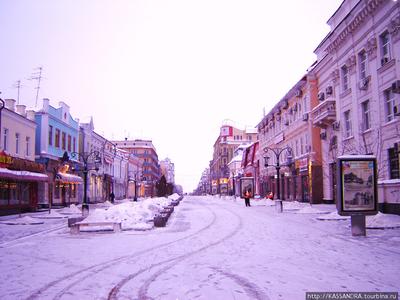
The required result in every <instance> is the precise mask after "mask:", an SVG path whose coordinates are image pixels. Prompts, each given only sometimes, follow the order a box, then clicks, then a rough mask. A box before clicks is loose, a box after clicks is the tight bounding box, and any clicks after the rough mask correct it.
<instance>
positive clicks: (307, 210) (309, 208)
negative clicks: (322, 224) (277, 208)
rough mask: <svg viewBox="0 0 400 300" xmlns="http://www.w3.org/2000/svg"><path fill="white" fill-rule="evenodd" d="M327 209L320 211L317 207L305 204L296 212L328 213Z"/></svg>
mask: <svg viewBox="0 0 400 300" xmlns="http://www.w3.org/2000/svg"><path fill="white" fill-rule="evenodd" d="M328 213H329V211H322V210H319V209H316V208H315V207H312V206H311V205H310V206H305V207H303V208H301V209H300V210H298V211H296V214H328Z"/></svg>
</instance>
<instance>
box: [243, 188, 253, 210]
mask: <svg viewBox="0 0 400 300" xmlns="http://www.w3.org/2000/svg"><path fill="white" fill-rule="evenodd" d="M251 197H252V194H251V189H247V190H246V191H245V192H244V203H245V204H246V206H251V205H250V198H251Z"/></svg>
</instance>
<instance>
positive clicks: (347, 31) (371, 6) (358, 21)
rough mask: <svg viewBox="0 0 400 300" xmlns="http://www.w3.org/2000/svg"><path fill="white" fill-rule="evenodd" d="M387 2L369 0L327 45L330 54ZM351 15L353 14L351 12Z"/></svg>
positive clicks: (383, 0)
mask: <svg viewBox="0 0 400 300" xmlns="http://www.w3.org/2000/svg"><path fill="white" fill-rule="evenodd" d="M384 2H385V0H369V1H368V2H367V3H366V5H365V6H364V7H363V8H362V9H361V11H360V12H358V13H357V14H356V15H355V16H354V17H353V19H352V20H351V21H350V22H349V23H348V24H347V26H346V27H345V28H344V29H343V30H342V31H340V33H339V34H338V35H337V36H336V37H335V38H332V41H331V42H330V44H329V45H328V46H327V48H326V51H327V52H328V53H329V54H332V53H334V52H335V51H336V50H337V49H338V48H339V47H340V46H341V45H342V44H343V43H344V42H345V41H346V40H347V38H348V37H349V36H350V35H351V34H352V33H353V32H355V31H356V30H357V29H358V28H359V27H360V26H361V25H362V24H363V23H364V22H365V20H366V19H367V18H368V17H369V16H370V15H372V14H374V12H375V11H376V10H377V9H378V8H379V7H380V6H381V5H382V4H383V3H384ZM349 16H351V14H349Z"/></svg>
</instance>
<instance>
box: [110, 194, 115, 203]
mask: <svg viewBox="0 0 400 300" xmlns="http://www.w3.org/2000/svg"><path fill="white" fill-rule="evenodd" d="M114 199H115V195H114V193H113V192H111V193H110V202H111V203H114Z"/></svg>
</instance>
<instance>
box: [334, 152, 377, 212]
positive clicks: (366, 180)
mask: <svg viewBox="0 0 400 300" xmlns="http://www.w3.org/2000/svg"><path fill="white" fill-rule="evenodd" d="M337 174H338V180H337V182H338V184H337V188H338V193H337V195H338V199H337V201H336V205H337V208H338V213H339V214H340V215H342V216H351V215H375V214H377V213H378V199H377V198H378V197H377V195H378V193H377V170H376V158H375V156H372V155H346V156H340V157H338V161H337Z"/></svg>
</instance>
